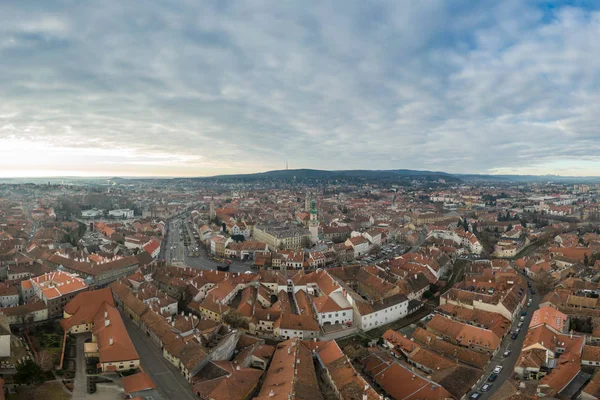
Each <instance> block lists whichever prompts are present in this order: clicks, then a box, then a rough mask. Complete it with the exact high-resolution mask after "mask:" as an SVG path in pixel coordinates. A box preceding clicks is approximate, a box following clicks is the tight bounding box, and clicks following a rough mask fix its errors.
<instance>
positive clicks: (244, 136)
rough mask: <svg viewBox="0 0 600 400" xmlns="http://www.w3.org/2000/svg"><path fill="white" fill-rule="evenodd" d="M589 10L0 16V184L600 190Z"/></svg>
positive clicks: (105, 4)
mask: <svg viewBox="0 0 600 400" xmlns="http://www.w3.org/2000/svg"><path fill="white" fill-rule="evenodd" d="M599 3H600V2H594V1H543V2H542V1H534V0H529V1H524V0H519V1H512V0H502V1H496V0H489V1H488V0H478V1H472V0H464V1H463V0H426V1H414V0H406V1H402V0H391V1H378V0H374V1H364V0H357V1H354V0H341V1H311V0H305V1H281V0H278V1H267V0H264V1H242V0H236V1H229V0H216V1H211V0H203V1H197V0H190V1H173V0H155V1H148V0H143V1H137V0H127V1H121V0H119V1H113V0H102V1H86V2H81V1H77V0H72V1H51V0H40V1H37V2H36V1H27V2H24V1H21V0H18V1H12V0H3V1H1V2H0V177H24V176H211V175H217V174H228V173H246V172H247V173H250V172H259V171H266V170H274V169H283V168H285V165H286V162H287V163H288V165H289V168H293V169H295V168H316V169H329V170H334V169H399V168H408V169H426V170H437V171H446V172H451V173H492V174H506V173H510V174H558V175H578V176H586V175H600V140H599V139H600V131H599V127H600V90H599V89H600V56H599V55H600V40H598V38H599V37H600V11H599V10H598V6H599Z"/></svg>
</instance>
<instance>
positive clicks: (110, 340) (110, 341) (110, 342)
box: [108, 336, 115, 346]
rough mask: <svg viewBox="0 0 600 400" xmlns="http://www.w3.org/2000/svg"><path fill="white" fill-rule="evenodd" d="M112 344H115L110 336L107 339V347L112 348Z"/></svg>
mask: <svg viewBox="0 0 600 400" xmlns="http://www.w3.org/2000/svg"><path fill="white" fill-rule="evenodd" d="M114 342H115V341H114V340H113V338H112V336H111V337H110V338H109V339H108V345H109V346H112V345H113V343H114Z"/></svg>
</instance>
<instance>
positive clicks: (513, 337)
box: [510, 332, 519, 340]
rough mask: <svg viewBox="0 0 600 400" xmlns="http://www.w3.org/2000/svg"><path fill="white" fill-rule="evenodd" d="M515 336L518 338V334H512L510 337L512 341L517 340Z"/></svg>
mask: <svg viewBox="0 0 600 400" xmlns="http://www.w3.org/2000/svg"><path fill="white" fill-rule="evenodd" d="M517 336H519V333H518V332H513V334H512V336H511V337H510V338H511V339H512V340H515V339H516V338H517Z"/></svg>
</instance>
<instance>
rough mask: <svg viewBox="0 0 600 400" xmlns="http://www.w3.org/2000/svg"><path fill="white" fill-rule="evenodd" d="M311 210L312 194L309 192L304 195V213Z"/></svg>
mask: <svg viewBox="0 0 600 400" xmlns="http://www.w3.org/2000/svg"><path fill="white" fill-rule="evenodd" d="M308 210H310V192H309V191H308V190H307V191H306V194H305V195H304V211H308Z"/></svg>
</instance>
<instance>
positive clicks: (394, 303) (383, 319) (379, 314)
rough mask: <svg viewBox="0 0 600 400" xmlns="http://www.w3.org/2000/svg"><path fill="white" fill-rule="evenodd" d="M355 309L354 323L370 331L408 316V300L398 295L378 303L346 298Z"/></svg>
mask: <svg viewBox="0 0 600 400" xmlns="http://www.w3.org/2000/svg"><path fill="white" fill-rule="evenodd" d="M346 298H347V300H348V302H349V303H350V304H351V305H352V307H353V308H354V312H355V314H356V315H355V316H354V321H355V323H356V326H358V327H359V328H360V329H362V330H363V331H369V330H371V329H374V328H377V327H378V326H381V325H385V324H389V323H390V322H394V321H396V320H399V319H400V318H404V317H406V316H407V315H408V313H409V310H408V302H409V300H408V298H407V297H406V296H405V295H403V294H396V295H393V296H390V297H388V298H386V299H383V300H381V301H377V302H368V301H365V300H364V299H362V298H353V297H352V296H350V295H347V296H346Z"/></svg>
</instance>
